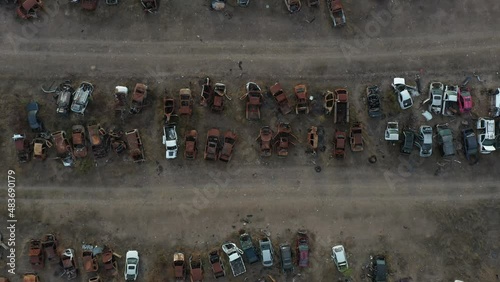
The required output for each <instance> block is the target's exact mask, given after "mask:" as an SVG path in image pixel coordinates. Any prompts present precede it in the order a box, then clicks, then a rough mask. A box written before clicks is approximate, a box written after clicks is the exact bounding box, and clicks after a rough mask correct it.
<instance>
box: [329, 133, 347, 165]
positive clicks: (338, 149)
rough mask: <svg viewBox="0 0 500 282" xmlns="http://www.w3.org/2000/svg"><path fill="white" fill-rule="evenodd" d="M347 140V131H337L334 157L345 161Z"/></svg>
mask: <svg viewBox="0 0 500 282" xmlns="http://www.w3.org/2000/svg"><path fill="white" fill-rule="evenodd" d="M346 140H347V134H346V133H345V131H340V130H335V137H334V142H333V154H332V155H333V156H334V157H335V158H336V159H345V146H346Z"/></svg>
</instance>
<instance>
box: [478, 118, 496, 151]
mask: <svg viewBox="0 0 500 282" xmlns="http://www.w3.org/2000/svg"><path fill="white" fill-rule="evenodd" d="M477 129H478V130H481V131H480V133H479V134H478V135H477V142H478V143H479V152H480V153H481V154H490V153H491V152H493V151H495V150H496V148H495V143H496V141H495V120H493V119H485V118H479V119H478V120H477Z"/></svg>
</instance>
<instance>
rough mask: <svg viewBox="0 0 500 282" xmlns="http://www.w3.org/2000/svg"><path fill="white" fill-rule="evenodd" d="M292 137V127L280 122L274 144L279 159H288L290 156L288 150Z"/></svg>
mask: <svg viewBox="0 0 500 282" xmlns="http://www.w3.org/2000/svg"><path fill="white" fill-rule="evenodd" d="M291 136H292V127H291V126H290V124H289V123H285V122H280V123H279V124H278V131H277V132H276V135H275V136H274V140H275V141H274V143H275V147H276V154H277V155H278V157H286V156H288V149H289V147H290V144H292V145H293V142H291V140H290V137H291Z"/></svg>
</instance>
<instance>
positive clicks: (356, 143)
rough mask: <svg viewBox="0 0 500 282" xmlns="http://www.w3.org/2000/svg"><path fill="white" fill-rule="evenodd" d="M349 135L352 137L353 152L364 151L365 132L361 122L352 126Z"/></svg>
mask: <svg viewBox="0 0 500 282" xmlns="http://www.w3.org/2000/svg"><path fill="white" fill-rule="evenodd" d="M349 135H350V136H351V150H352V151H353V152H360V151H363V131H362V129H361V124H360V123H359V122H356V123H354V124H353V125H352V126H351V131H350V134H349Z"/></svg>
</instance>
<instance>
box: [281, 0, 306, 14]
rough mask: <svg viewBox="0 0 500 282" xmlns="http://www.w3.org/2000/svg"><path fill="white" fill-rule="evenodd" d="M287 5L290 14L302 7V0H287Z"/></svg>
mask: <svg viewBox="0 0 500 282" xmlns="http://www.w3.org/2000/svg"><path fill="white" fill-rule="evenodd" d="M285 5H286V8H287V9H288V12H290V14H293V13H297V12H298V11H300V8H301V7H302V3H301V2H300V0H285Z"/></svg>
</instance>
